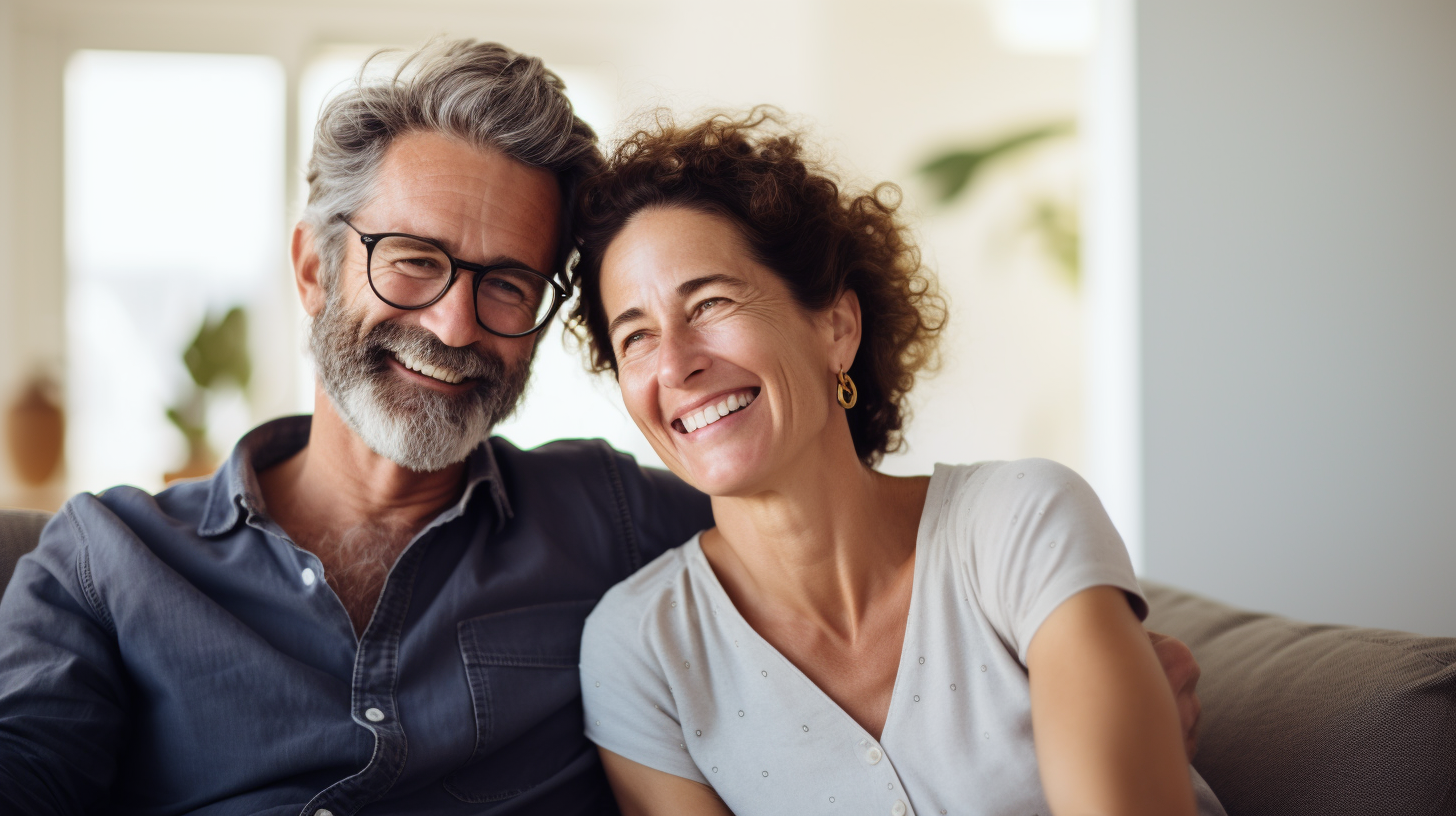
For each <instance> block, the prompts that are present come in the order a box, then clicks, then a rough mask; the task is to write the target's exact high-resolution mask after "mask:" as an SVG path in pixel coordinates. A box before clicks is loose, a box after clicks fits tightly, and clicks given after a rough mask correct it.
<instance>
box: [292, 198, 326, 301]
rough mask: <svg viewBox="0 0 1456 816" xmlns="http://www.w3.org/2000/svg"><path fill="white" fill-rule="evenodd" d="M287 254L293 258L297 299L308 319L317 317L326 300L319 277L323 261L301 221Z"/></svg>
mask: <svg viewBox="0 0 1456 816" xmlns="http://www.w3.org/2000/svg"><path fill="white" fill-rule="evenodd" d="M289 254H290V255H291V256H292V258H293V283H294V285H295V286H297V287H298V299H299V301H301V302H302V303H303V310H304V311H305V312H308V316H309V317H318V316H319V313H320V312H322V311H323V310H324V303H325V302H326V301H327V300H328V297H327V293H326V292H325V291H324V284H323V281H322V280H321V279H320V275H321V273H322V270H323V259H321V258H320V257H319V254H318V247H317V246H315V245H314V235H313V230H312V229H310V228H309V226H308V225H307V224H305V223H303V222H302V221H300V222H298V225H297V226H295V227H294V228H293V244H292V246H291V248H290V251H289Z"/></svg>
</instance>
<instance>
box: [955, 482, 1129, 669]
mask: <svg viewBox="0 0 1456 816" xmlns="http://www.w3.org/2000/svg"><path fill="white" fill-rule="evenodd" d="M982 468H983V469H985V472H984V475H983V476H981V477H980V478H973V479H970V480H968V481H967V482H966V483H964V484H963V485H962V486H961V488H960V489H959V490H958V491H957V493H956V495H953V496H951V497H950V498H949V503H950V510H951V512H952V514H953V516H954V519H953V521H954V524H953V526H952V529H953V530H954V531H955V534H956V535H957V537H958V538H960V539H961V543H962V547H963V548H964V553H965V555H966V567H967V570H968V573H969V575H970V581H971V586H972V591H973V592H974V593H975V594H976V597H977V599H978V600H979V601H980V604H981V607H982V609H983V611H984V612H985V613H986V615H987V617H988V618H989V619H990V621H991V624H992V626H994V627H995V628H996V631H997V633H998V634H1000V636H1001V638H1002V639H1003V640H1004V641H1005V642H1006V644H1007V645H1008V646H1009V647H1010V648H1011V649H1012V650H1014V651H1015V653H1016V656H1017V658H1018V659H1019V660H1020V661H1021V663H1022V665H1025V664H1026V650H1027V648H1028V647H1029V646H1030V645H1031V639H1032V636H1034V635H1035V634H1036V631H1037V629H1039V628H1040V627H1041V625H1042V623H1043V622H1044V621H1045V620H1046V619H1047V617H1048V616H1049V615H1051V613H1052V611H1053V610H1054V609H1056V608H1057V607H1058V606H1060V605H1061V604H1062V603H1063V602H1064V601H1066V600H1067V599H1069V598H1071V597H1072V596H1073V595H1076V594H1077V593H1079V592H1081V591H1083V590H1085V589H1091V588H1092V587H1096V586H1114V587H1118V588H1119V589H1122V590H1123V591H1124V592H1126V593H1127V596H1128V602H1129V603H1130V604H1131V606H1132V609H1133V612H1134V613H1135V614H1136V615H1137V616H1138V619H1139V620H1141V619H1143V618H1145V617H1147V612H1148V606H1147V601H1146V600H1144V599H1143V597H1142V589H1141V588H1140V587H1139V586H1138V583H1137V577H1136V576H1135V575H1134V574H1133V569H1132V561H1131V559H1130V558H1129V557H1128V554H1127V548H1126V547H1125V546H1124V545H1123V543H1122V537H1121V536H1119V535H1118V533H1117V529H1116V528H1115V527H1113V525H1112V520H1111V519H1110V518H1108V516H1107V511H1106V510H1104V509H1103V507H1102V502H1101V501H1100V500H1098V498H1097V494H1096V493H1095V492H1093V490H1092V487H1091V486H1090V485H1088V484H1087V482H1086V481H1085V480H1083V479H1082V477H1081V476H1078V475H1077V473H1076V472H1074V471H1073V470H1071V469H1070V468H1068V467H1066V466H1064V465H1060V464H1057V463H1056V462H1052V461H1048V460H1046V459H1024V460H1020V461H1016V462H1001V463H996V464H991V465H983V466H982ZM973 487H974V489H967V488H973ZM966 545H968V546H966Z"/></svg>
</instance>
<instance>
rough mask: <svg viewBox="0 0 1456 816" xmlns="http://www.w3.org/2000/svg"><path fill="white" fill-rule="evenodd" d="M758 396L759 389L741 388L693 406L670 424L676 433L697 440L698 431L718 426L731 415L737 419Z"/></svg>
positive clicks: (700, 401)
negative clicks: (710, 426)
mask: <svg viewBox="0 0 1456 816" xmlns="http://www.w3.org/2000/svg"><path fill="white" fill-rule="evenodd" d="M757 396H758V389H757V388H741V389H735V390H733V391H729V392H727V394H719V395H716V396H713V397H709V398H708V399H705V400H699V401H698V402H697V403H695V404H694V405H693V406H691V407H689V408H687V409H685V410H683V411H680V412H679V413H678V415H677V417H676V418H674V419H673V420H672V422H671V423H669V424H671V425H672V429H673V430H674V431H677V432H678V433H680V434H682V435H684V436H694V437H695V438H696V434H697V431H700V430H705V429H706V428H707V427H708V426H709V425H716V424H718V423H719V422H720V421H722V420H725V419H727V418H728V417H729V416H730V415H732V416H735V417H737V415H738V414H739V413H741V412H742V411H743V410H744V409H745V408H747V407H748V406H749V404H750V403H752V402H753V400H754V398H755V397H757Z"/></svg>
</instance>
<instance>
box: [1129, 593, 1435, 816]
mask: <svg viewBox="0 0 1456 816" xmlns="http://www.w3.org/2000/svg"><path fill="white" fill-rule="evenodd" d="M1143 588H1144V591H1145V592H1146V594H1147V597H1148V602H1149V604H1150V605H1151V607H1152V611H1151V614H1150V615H1149V617H1148V620H1147V626H1148V628H1149V629H1153V630H1156V631H1159V632H1166V633H1168V634H1171V635H1173V636H1174V637H1177V638H1178V639H1180V640H1182V641H1183V642H1184V643H1187V644H1188V647H1189V648H1190V649H1192V650H1193V655H1194V657H1195V658H1197V660H1198V663H1199V665H1200V666H1201V667H1202V670H1203V676H1202V679H1201V680H1200V681H1199V685H1198V695H1199V697H1200V699H1201V700H1202V701H1203V717H1202V720H1201V724H1200V726H1199V728H1200V731H1199V750H1198V755H1197V757H1195V759H1194V763H1193V764H1194V766H1195V767H1197V768H1198V771H1199V773H1201V774H1203V777H1204V778H1205V779H1206V780H1208V783H1209V785H1210V786H1211V787H1212V788H1213V790H1214V792H1215V793H1217V794H1218V796H1219V799H1220V800H1221V801H1222V802H1223V804H1224V807H1225V808H1227V810H1228V812H1229V814H1230V816H1265V814H1268V816H1274V815H1275V814H1278V816H1302V814H1310V816H1315V814H1319V816H1330V815H1331V814H1343V813H1349V814H1377V813H1379V814H1445V813H1456V638H1435V637H1422V636H1420V635H1413V634H1407V633H1405V632H1393V631H1388V630H1383V629H1361V628H1356V627H1349V626H1324V625H1314V624H1306V623H1299V622H1296V621H1292V620H1288V619H1286V618H1281V617H1278V616H1275V615H1265V614H1258V613H1253V612H1245V611H1241V610H1238V609H1234V608H1232V607H1229V606H1225V605H1223V604H1220V603H1216V602H1214V601H1210V600H1207V599H1204V598H1200V597H1198V596H1196V595H1191V594H1189V593H1186V592H1182V591H1180V590H1177V589H1174V588H1172V587H1167V586H1160V585H1158V584H1154V583H1151V582H1144V583H1143Z"/></svg>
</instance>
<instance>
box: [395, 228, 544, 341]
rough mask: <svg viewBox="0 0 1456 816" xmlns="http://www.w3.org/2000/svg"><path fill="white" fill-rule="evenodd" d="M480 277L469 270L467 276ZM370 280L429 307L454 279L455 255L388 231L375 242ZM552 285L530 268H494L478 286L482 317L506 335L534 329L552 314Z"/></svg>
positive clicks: (406, 301)
mask: <svg viewBox="0 0 1456 816" xmlns="http://www.w3.org/2000/svg"><path fill="white" fill-rule="evenodd" d="M462 272H464V270H462ZM465 274H468V273H465ZM475 277H476V276H475V275H469V277H467V280H471V279H473V278H475ZM369 279H370V281H371V282H373V284H374V288H375V290H377V291H378V292H379V294H380V296H381V297H383V298H384V299H385V300H387V301H389V302H390V303H392V304H394V305H396V306H401V307H405V308H412V307H417V306H423V305H425V304H427V303H429V302H430V301H432V300H434V299H435V298H436V297H438V296H439V295H440V293H441V292H442V291H443V290H444V288H445V287H446V286H448V285H449V284H450V256H449V255H446V254H445V253H444V252H443V251H442V250H441V249H440V248H439V247H437V246H435V245H433V244H430V243H428V242H425V241H421V240H418V239H415V238H409V237H406V236H402V235H390V236H386V237H383V238H380V239H379V240H378V241H377V242H375V244H374V251H373V253H372V254H371V257H370V259H369ZM547 288H548V284H547V282H546V280H545V279H544V278H542V277H541V276H540V275H537V274H534V273H532V272H529V271H527V270H524V269H512V268H508V267H503V268H497V269H492V270H490V271H489V272H486V273H485V274H484V275H483V276H480V280H479V282H478V284H477V285H476V287H475V315H476V318H477V319H478V320H479V321H480V322H481V324H482V325H484V326H485V327H486V328H488V329H490V330H492V331H497V332H500V333H502V334H520V333H522V332H528V331H530V330H532V329H534V328H536V327H537V326H539V325H541V324H542V323H543V322H545V320H546V318H547V316H548V315H549V314H550V311H551V305H552V299H551V297H550V293H549V292H547V291H546V290H547Z"/></svg>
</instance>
